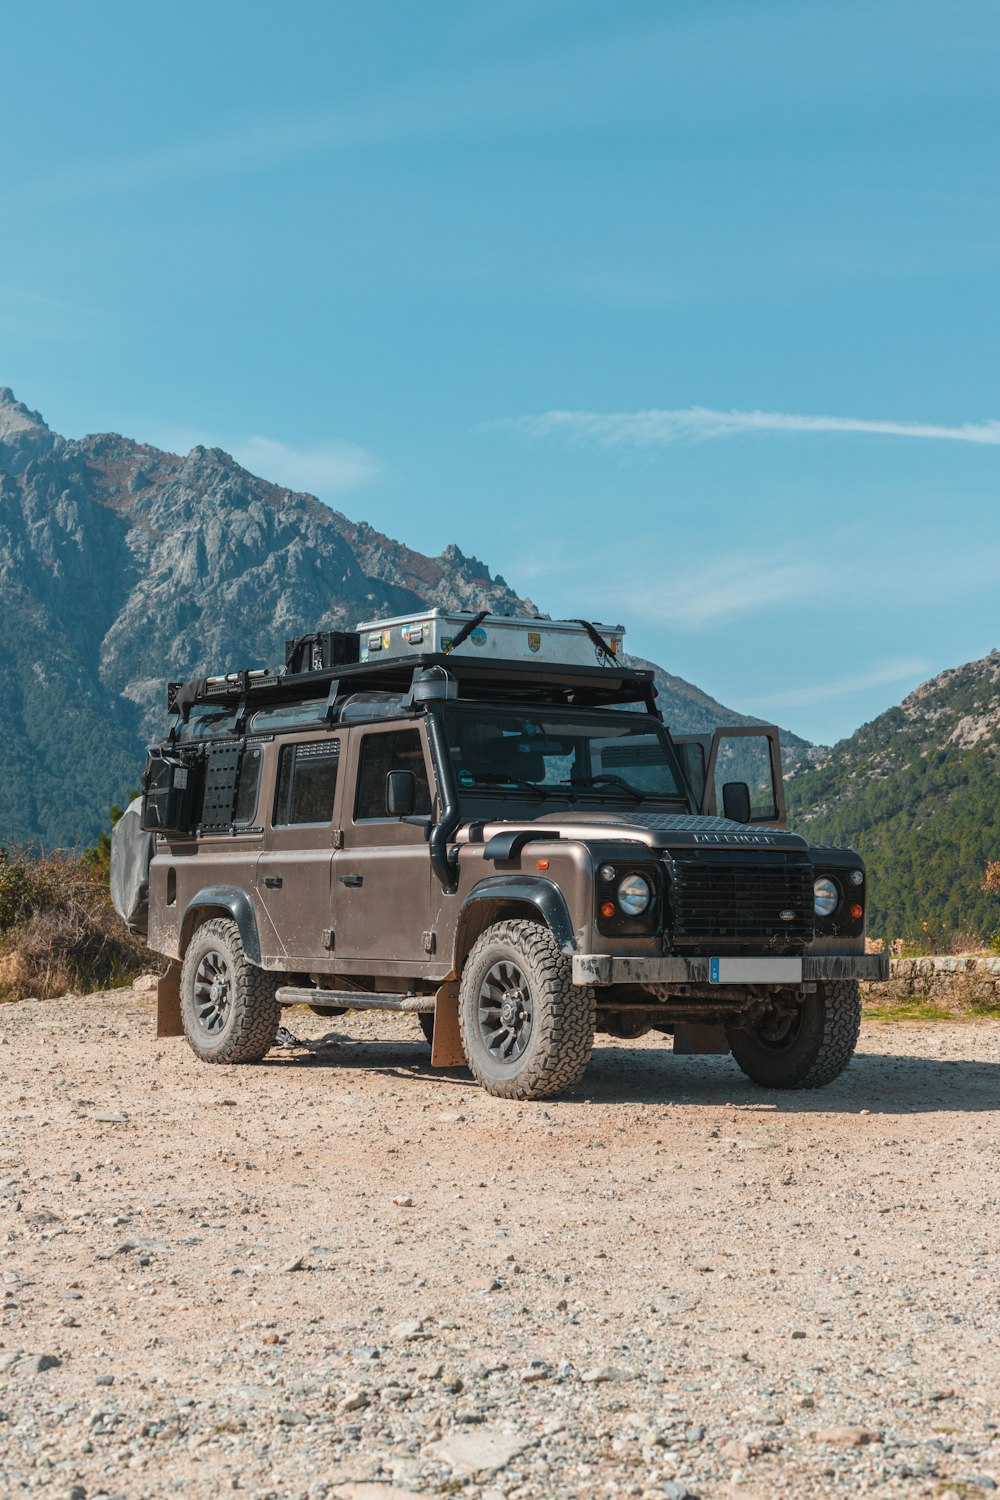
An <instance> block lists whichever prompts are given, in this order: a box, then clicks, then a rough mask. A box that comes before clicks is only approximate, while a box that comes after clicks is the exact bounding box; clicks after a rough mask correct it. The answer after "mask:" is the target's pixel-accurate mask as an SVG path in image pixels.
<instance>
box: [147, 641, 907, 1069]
mask: <svg viewBox="0 0 1000 1500" xmlns="http://www.w3.org/2000/svg"><path fill="white" fill-rule="evenodd" d="M177 696H178V698H179V699H180V712H179V713H178V722H177V723H176V724H175V729H174V731H173V733H172V735H171V737H170V739H169V740H167V741H165V742H164V744H163V745H162V746H160V747H158V748H157V749H156V750H154V751H153V752H151V760H150V764H149V765H148V766H147V776H146V783H145V788H146V803H145V806H146V815H145V817H144V825H145V826H146V827H147V828H154V829H158V830H160V831H159V833H158V837H157V838H156V843H155V851H154V854H153V858H152V861H151V864H150V867H149V903H148V941H149V944H150V946H151V947H152V948H154V949H155V950H157V951H158V952H160V953H162V954H164V955H165V956H167V957H168V958H169V959H171V960H172V961H173V962H172V963H171V965H170V969H169V971H168V974H167V976H166V978H165V979H164V981H162V982H161V986H160V997H159V1031H160V1033H161V1034H171V1033H176V1032H179V1031H180V1030H181V1029H182V1026H183V1029H184V1030H186V1031H187V1033H188V1036H189V1039H190V1040H191V1041H192V1045H194V1046H195V1050H196V1051H197V1052H199V1055H201V1056H204V1057H206V1058H207V1059H208V1060H219V1061H241V1060H251V1058H252V1056H254V1055H257V1053H259V1052H260V1047H259V1046H258V1045H257V1043H256V1042H255V1043H254V1046H250V1045H249V1044H243V1046H242V1052H241V1051H240V1050H239V1047H238V1046H237V1045H236V1044H235V1043H231V1042H230V1043H228V1044H227V1046H226V1047H223V1045H222V1040H220V1038H221V1039H224V1038H225V1037H227V1036H228V1035H229V1032H230V1031H231V1030H232V1027H233V1026H234V1025H235V1024H236V1022H234V1021H233V1019H232V1014H233V1013H232V1011H231V1006H232V1005H233V1004H235V1003H236V998H237V993H238V985H239V983H244V988H245V991H246V994H245V995H244V999H243V1001H241V1002H240V1003H241V1004H242V1005H243V1011H241V1015H243V1017H244V1019H243V1021H242V1022H240V1024H241V1025H244V1027H245V1029H246V1034H247V1035H248V1036H249V1035H251V1033H252V1034H253V1036H255V1037H257V1036H258V1035H259V1036H263V1035H264V1034H265V1033H266V1032H268V1030H269V1029H270V1030H274V1029H275V1028H274V1025H273V1023H274V1018H275V1017H276V1015H277V1014H278V1008H280V1007H281V1006H287V1005H291V1004H296V1003H302V1002H306V1003H309V1004H311V1005H312V1006H313V1007H314V1008H316V1009H319V1010H324V1009H325V1010H329V1011H330V1012H331V1013H336V1012H337V1011H340V1010H343V1009H347V1008H357V1007H362V1008H368V1009H374V1008H383V1009H390V1010H407V1011H414V1012H417V1013H418V1014H421V1015H422V1017H423V1020H424V1028H425V1031H426V1032H427V1034H428V1035H431V1033H433V1053H432V1057H433V1061H435V1062H437V1063H443V1064H455V1063H459V1062H461V1061H463V1060H465V1061H468V1063H469V1065H470V1066H471V1067H472V1069H473V1071H474V1072H475V1074H476V1076H477V1077H478V1078H479V1080H480V1082H482V1083H483V1084H484V1086H486V1087H487V1088H490V1089H491V1091H492V1092H495V1093H499V1094H502V1095H505V1096H507V1097H515V1098H518V1097H519V1098H533V1097H542V1096H544V1095H547V1094H552V1093H556V1092H559V1091H560V1090H561V1089H562V1088H564V1087H566V1086H567V1083H569V1082H573V1081H575V1079H576V1078H577V1077H579V1075H580V1073H581V1072H582V1068H583V1066H584V1065H585V1063H586V1054H589V1050H590V1045H591V1043H592V1040H593V1032H594V1029H595V1028H596V1029H598V1030H601V1029H603V1030H605V1031H607V1032H610V1033H611V1034H612V1035H617V1036H622V1037H634V1036H638V1035H641V1034H642V1033H643V1032H644V1031H648V1030H650V1029H653V1028H655V1029H657V1030H659V1031H661V1032H664V1033H667V1034H671V1035H672V1036H673V1039H674V1050H675V1051H678V1052H685V1051H718V1052H724V1051H729V1050H730V1048H732V1050H733V1052H734V1054H735V1055H736V1058H737V1061H738V1062H739V1063H740V1065H741V1066H742V1067H743V1068H744V1071H746V1072H747V1073H749V1075H750V1076H751V1077H754V1078H756V1079H757V1081H759V1082H761V1083H764V1084H766V1085H767V1084H769V1085H773V1086H777V1087H798V1086H808V1085H811V1084H815V1083H822V1082H826V1081H829V1079H828V1077H827V1076H826V1075H829V1077H833V1076H835V1075H836V1073H838V1072H839V1071H840V1070H841V1068H842V1067H843V1066H844V1065H845V1064H846V1061H847V1060H848V1058H849V1056H850V1053H851V1051H853V1046H854V1040H855V1039H856V1034H857V1028H856V1013H857V1011H858V1006H857V998H856V997H857V984H856V981H857V980H858V979H859V978H878V977H881V976H882V974H883V973H884V967H885V964H884V960H883V959H882V958H881V957H878V956H866V955H865V952H864V948H865V943H864V906H865V904H866V899H867V896H866V876H865V872H864V866H863V864H862V862H861V861H860V859H859V857H858V856H857V855H856V854H854V853H853V852H852V851H849V850H839V849H810V848H809V847H808V846H807V845H806V843H805V841H804V840H802V839H801V838H800V837H799V836H798V835H796V834H794V833H791V832H789V831H788V830H787V828H785V827H784V826H783V823H784V802H783V794H782V788H781V779H780V757H779V753H778V742H777V731H775V730H745V729H741V730H734V731H727V732H719V733H717V734H716V736H715V737H713V738H709V737H700V736H690V737H687V738H680V739H678V740H677V741H673V740H671V738H670V736H669V734H668V733H667V731H666V729H665V727H664V725H663V723H662V720H661V719H660V717H659V715H658V713H657V712H656V709H655V703H654V692H653V688H652V681H651V674H649V673H647V672H641V671H637V670H634V669H630V668H627V667H625V666H624V665H621V666H619V665H618V664H617V663H614V664H608V663H601V664H600V665H598V666H595V667H592V668H589V669H588V668H586V667H581V666H572V667H571V666H564V667H562V668H554V667H551V666H550V667H548V668H545V669H543V668H540V667H539V668H535V667H534V665H533V664H530V663H524V662H517V663H513V662H510V663H504V662H502V661H501V662H497V661H495V660H491V661H486V660H483V659H479V660H475V661H472V660H470V659H468V658H467V657H466V658H464V659H460V658H459V657H458V655H457V654H456V655H455V656H451V655H448V654H442V653H422V654H419V655H418V656H417V657H415V658H411V659H409V660H407V661H406V662H405V663H399V664H393V663H390V662H386V663H382V664H379V665H378V666H374V665H371V664H365V665H362V664H360V663H358V664H357V665H351V666H348V667H342V668H340V669H339V670H337V669H329V670H327V671H325V672H323V671H320V672H307V673H299V674H286V675H282V676H271V675H268V676H266V677H265V676H264V675H263V674H258V679H257V681H256V684H255V681H254V680H253V679H251V678H249V676H248V674H241V675H240V677H239V678H238V679H234V680H230V682H229V683H224V684H223V686H222V688H221V689H218V688H217V689H216V690H215V691H214V692H213V690H212V689H211V688H209V687H206V685H205V684H196V685H192V686H191V687H190V688H189V689H185V690H183V691H182V692H181V694H179V695H177ZM637 703H638V704H640V705H641V706H642V709H643V711H642V712H635V711H634V706H635V705H636V704H637ZM626 704H628V705H631V707H630V708H629V709H626V707H625V705H626ZM754 757H756V760H754ZM726 765H729V766H736V767H737V770H739V768H740V767H741V766H748V765H754V766H756V768H757V769H756V770H754V771H753V772H752V777H751V774H750V773H748V780H747V781H746V782H743V781H739V782H732V781H730V782H727V781H726V780H725V779H724V778H725V775H726V774H727V773H726V770H725V766H726ZM761 765H764V766H765V771H766V774H765V773H761V772H760V766H761ZM609 767H610V768H612V769H609ZM595 768H596V769H595ZM527 772H531V774H530V775H528V774H526V773H527ZM630 777H631V780H630ZM768 777H769V784H768V781H767V778H768ZM751 780H752V782H753V785H752V788H751ZM636 782H638V783H639V784H638V786H637V785H636V784H635V783H636ZM734 788H735V790H734ZM158 799H159V800H158ZM723 801H724V802H725V804H726V806H727V807H728V808H730V809H732V808H735V809H736V810H737V812H738V815H739V816H740V819H741V820H740V821H738V822H737V821H735V820H734V819H733V818H732V817H730V818H726V817H719V816H718V814H717V811H716V803H717V802H723ZM165 808H168V809H173V811H170V810H168V811H166V812H165V811H164V809H165ZM178 809H181V810H178ZM206 810H207V811H206ZM185 820H187V821H186V822H185ZM195 820H196V821H195ZM172 824H176V825H178V826H170V825H172ZM817 881H819V882H821V883H822V882H828V883H829V887H830V888H832V891H833V893H834V895H835V898H836V903H837V904H836V906H835V909H834V910H832V911H831V912H830V913H829V915H828V916H826V917H823V916H821V915H818V914H817V908H816V907H815V906H814V892H815V894H816V900H817V901H818V900H819V899H820V895H821V894H822V892H821V889H820V886H817V885H816V882H817ZM647 892H648V895H649V901H648V904H647V905H646V907H645V908H644V909H637V908H639V907H640V906H641V903H642V901H643V900H644V899H645V894H646V893H647ZM826 893H827V895H828V896H829V895H830V891H829V890H827V892H826ZM831 899H832V898H831ZM623 903H624V904H623ZM828 904H829V902H828ZM212 934H215V935H216V938H217V941H216V938H213V937H212ZM213 942H215V947H213V946H212V944H213ZM192 945H194V946H192ZM203 950H204V951H203ZM182 965H183V969H182ZM241 965H242V967H240V966H241ZM244 970H245V972H246V974H248V975H249V976H250V978H249V979H246V980H245V982H244V980H241V979H240V975H242V974H243V973H244ZM185 985H186V986H187V990H188V991H189V992H190V993H188V994H187V995H185ZM254 985H256V986H257V988H256V989H254V988H253V986H254ZM227 986H228V988H227ZM247 986H250V987H249V988H247ZM240 993H242V992H240ZM247 996H250V998H249V999H247V998H246V997H247ZM254 996H258V998H257V999H254V998H253V997H254ZM260 996H262V997H263V998H259V997H260ZM244 1002H245V1003H244ZM227 1006H229V1007H230V1009H229V1010H227V1009H226V1007H227ZM255 1007H256V1009H255ZM845 1007H846V1008H845ZM199 1017H200V1020H199ZM255 1017H256V1019H255ZM807 1022H808V1023H809V1024H808V1025H807ZM199 1026H202V1027H203V1032H204V1034H202V1033H201V1032H198V1027H199ZM227 1028H229V1031H227ZM254 1028H256V1030H255V1029H254ZM807 1031H808V1032H809V1037H806V1038H805V1040H803V1038H804V1037H805V1033H806V1032H807ZM852 1031H853V1035H851V1036H850V1038H848V1033H849V1032H852ZM834 1033H836V1035H835V1034H834ZM838 1037H839V1041H838ZM810 1038H811V1039H810ZM817 1038H818V1040H817ZM845 1038H848V1039H847V1040H845ZM271 1040H273V1036H272V1037H271ZM199 1041H200V1043H201V1045H199ZM255 1047H256V1052H255V1050H254V1048H255ZM755 1049H756V1050H755ZM264 1050H266V1045H265V1047H264ZM758 1053H759V1054H760V1058H761V1059H762V1061H760V1060H759V1059H758ZM581 1058H582V1061H581ZM775 1058H777V1059H778V1062H777V1063H775Z"/></svg>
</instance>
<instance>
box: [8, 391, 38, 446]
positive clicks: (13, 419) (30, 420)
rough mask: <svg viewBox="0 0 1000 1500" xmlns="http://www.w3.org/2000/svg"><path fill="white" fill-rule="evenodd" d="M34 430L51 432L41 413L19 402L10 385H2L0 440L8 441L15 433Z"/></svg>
mask: <svg viewBox="0 0 1000 1500" xmlns="http://www.w3.org/2000/svg"><path fill="white" fill-rule="evenodd" d="M32 428H41V430H42V431H43V432H48V431H49V425H48V423H47V422H46V421H45V418H44V417H43V416H42V414H41V412H37V411H32V410H31V409H30V407H27V406H25V404H24V402H23V401H19V400H18V399H17V397H16V396H15V395H14V392H13V391H12V390H11V388H10V386H9V385H0V440H4V441H6V439H7V438H8V437H11V436H13V435H14V434H15V433H17V432H25V431H29V430H31V429H32Z"/></svg>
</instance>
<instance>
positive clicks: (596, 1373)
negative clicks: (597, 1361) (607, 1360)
mask: <svg viewBox="0 0 1000 1500" xmlns="http://www.w3.org/2000/svg"><path fill="white" fill-rule="evenodd" d="M580 1379H581V1380H582V1381H583V1382H584V1384H585V1385H603V1384H604V1382H605V1381H608V1380H617V1379H618V1371H617V1370H616V1369H615V1367H614V1365H593V1366H592V1367H591V1368H590V1369H589V1370H584V1372H583V1374H582V1375H581V1376H580Z"/></svg>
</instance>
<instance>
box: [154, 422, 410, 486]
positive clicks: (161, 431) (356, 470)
mask: <svg viewBox="0 0 1000 1500" xmlns="http://www.w3.org/2000/svg"><path fill="white" fill-rule="evenodd" d="M139 425H142V424H139ZM142 441H144V442H150V443H152V444H154V445H155V446H156V447H158V448H163V449H165V450H166V451H167V452H169V453H187V452H188V451H189V450H190V449H191V448H194V447H198V446H200V447H202V448H221V449H223V451H224V452H226V453H231V454H232V456H233V458H235V459H236V461H237V463H240V464H242V465H243V467H244V469H249V470H250V472H251V474H257V475H258V476H259V477H260V478H261V479H266V480H268V481H269V482H270V483H271V484H278V485H281V486H282V487H283V488H285V489H289V490H302V491H305V492H306V493H307V494H310V495H318V496H319V498H320V499H321V500H326V501H332V500H335V499H336V498H338V497H339V496H340V495H344V494H347V493H348V491H350V490H356V489H358V488H359V487H360V486H361V485H363V484H367V483H368V482H369V480H372V479H374V478H375V477H376V475H378V474H379V473H380V472H381V465H380V464H379V462H378V460H377V459H376V457H375V455H374V454H373V453H370V452H369V450H368V449H367V448H362V447H360V446H359V445H358V444H357V443H347V442H329V443H317V444H315V445H314V446H309V447H295V446H294V445H293V444H291V443H282V442H280V441H279V440H278V439H277V438H269V437H263V436H261V435H260V434H254V435H253V436H251V437H240V438H232V437H225V436H220V435H219V434H218V433H209V432H205V431H202V430H200V429H198V428H194V427H159V426H153V427H149V426H148V425H147V426H144V427H143V437H142Z"/></svg>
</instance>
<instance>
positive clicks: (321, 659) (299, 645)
mask: <svg viewBox="0 0 1000 1500" xmlns="http://www.w3.org/2000/svg"><path fill="white" fill-rule="evenodd" d="M360 654H361V645H360V637H359V635H358V633H357V631H356V630H317V631H315V632H314V633H313V634H312V635H298V636H296V637H295V638H294V640H290V641H286V642H285V670H286V671H287V672H329V671H332V670H333V668H334V667H351V666H356V665H357V663H358V660H359V658H360Z"/></svg>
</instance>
